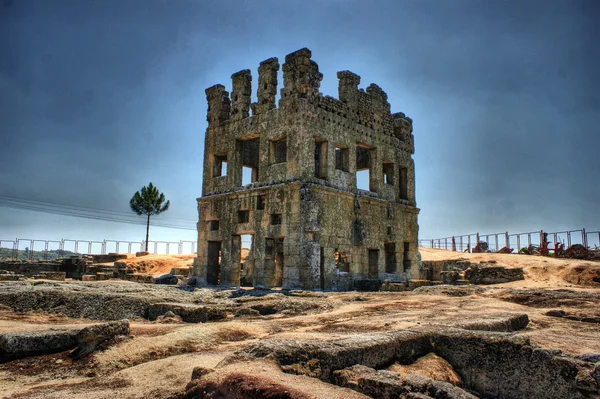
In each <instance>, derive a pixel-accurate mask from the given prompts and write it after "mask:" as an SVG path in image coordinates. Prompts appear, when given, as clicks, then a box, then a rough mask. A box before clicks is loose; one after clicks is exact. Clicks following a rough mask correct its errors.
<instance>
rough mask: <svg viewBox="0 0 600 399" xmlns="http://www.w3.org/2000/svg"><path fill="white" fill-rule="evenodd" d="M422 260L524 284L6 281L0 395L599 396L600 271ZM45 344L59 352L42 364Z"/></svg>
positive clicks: (560, 262) (1, 301) (547, 263)
mask: <svg viewBox="0 0 600 399" xmlns="http://www.w3.org/2000/svg"><path fill="white" fill-rule="evenodd" d="M422 255H423V258H424V259H429V260H440V259H458V258H465V259H467V260H469V261H471V262H480V261H486V262H487V261H493V260H495V261H497V262H498V263H501V264H503V265H506V266H508V267H522V268H523V270H524V275H525V280H520V281H514V282H511V283H506V284H497V285H486V286H474V285H467V286H446V285H441V286H430V287H421V288H418V289H416V290H414V291H412V292H346V293H318V292H300V291H298V292H296V291H292V292H278V291H271V292H264V291H263V292H261V291H258V292H257V291H252V290H223V291H213V290H207V289H199V290H193V291H185V290H182V289H180V288H176V287H173V286H159V285H149V284H138V283H131V282H123V281H116V280H110V281H98V282H52V281H43V280H35V281H32V280H28V281H14V282H2V283H0V337H1V338H0V351H3V353H4V356H5V357H4V360H3V361H4V362H3V363H1V364H0V382H1V383H0V396H1V397H8V398H85V399H93V398H111V399H112V398H115V397H119V398H173V399H174V398H184V397H185V398H368V397H373V398H474V397H480V398H594V397H598V396H599V394H598V384H599V383H600V310H599V309H600V307H599V305H600V289H599V288H600V282H597V281H596V280H595V279H597V277H598V276H600V273H599V272H598V271H599V270H600V263H598V262H590V261H577V260H567V259H552V258H542V257H537V256H526V255H501V254H461V253H452V252H447V251H442V250H426V249H423V250H422ZM176 261H177V260H176ZM122 319H128V320H129V323H128V325H127V324H126V323H125V322H122V321H121V322H119V320H122ZM109 321H111V322H113V323H112V324H103V323H107V322H109ZM125 328H126V330H125ZM50 329H52V330H50ZM59 337H60V338H59ZM32 342H33V343H32ZM40 342H43V343H44V345H45V347H52V346H53V345H54V347H55V348H56V352H55V353H45V354H43V353H39V351H38V352H36V353H34V352H35V350H38V349H37V348H38V347H39V343H40ZM34 344H35V345H34ZM36 345H37V346H36ZM61 345H62V346H61ZM15 348H17V349H18V350H23V348H25V349H28V350H30V352H29V353H28V355H33V356H28V357H19V352H18V351H17V352H14V351H13V352H10V354H11V355H10V356H7V354H8V353H9V352H8V350H9V349H10V350H11V351H12V350H16V349H15ZM32 351H34V352H32Z"/></svg>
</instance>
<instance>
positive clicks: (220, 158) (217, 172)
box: [213, 154, 227, 177]
mask: <svg viewBox="0 0 600 399" xmlns="http://www.w3.org/2000/svg"><path fill="white" fill-rule="evenodd" d="M221 176H227V154H220V155H215V156H214V165H213V177H221Z"/></svg>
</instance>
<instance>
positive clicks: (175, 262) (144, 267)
mask: <svg viewBox="0 0 600 399" xmlns="http://www.w3.org/2000/svg"><path fill="white" fill-rule="evenodd" d="M194 258H195V255H194V254H190V255H146V256H140V257H135V256H133V257H131V258H129V259H123V260H122V261H121V262H124V263H126V264H127V266H128V267H130V268H133V269H135V270H136V272H138V273H146V274H150V275H152V276H154V277H157V276H161V275H163V274H167V273H169V272H170V271H171V269H172V268H174V267H180V268H190V267H192V262H193V261H194ZM98 265H104V266H112V265H113V262H109V263H98Z"/></svg>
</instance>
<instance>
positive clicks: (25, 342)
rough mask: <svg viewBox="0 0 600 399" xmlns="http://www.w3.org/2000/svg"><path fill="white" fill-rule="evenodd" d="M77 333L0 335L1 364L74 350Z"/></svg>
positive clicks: (63, 331)
mask: <svg viewBox="0 0 600 399" xmlns="http://www.w3.org/2000/svg"><path fill="white" fill-rule="evenodd" d="M77 333H79V330H77V329H64V330H55V329H50V330H42V331H25V332H10V333H5V334H0V363H5V362H8V361H10V360H13V359H19V358H22V357H29V356H36V355H43V354H49V353H58V352H63V351H66V350H69V349H73V348H75V347H76V346H77Z"/></svg>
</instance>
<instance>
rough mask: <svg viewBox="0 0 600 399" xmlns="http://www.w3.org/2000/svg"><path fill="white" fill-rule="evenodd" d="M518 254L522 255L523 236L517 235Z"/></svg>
mask: <svg viewBox="0 0 600 399" xmlns="http://www.w3.org/2000/svg"><path fill="white" fill-rule="evenodd" d="M517 253H518V254H520V253H521V236H520V235H518V234H517Z"/></svg>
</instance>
